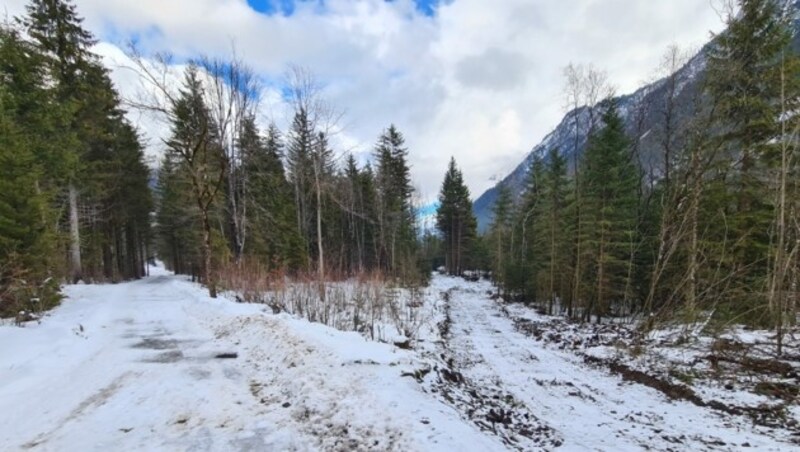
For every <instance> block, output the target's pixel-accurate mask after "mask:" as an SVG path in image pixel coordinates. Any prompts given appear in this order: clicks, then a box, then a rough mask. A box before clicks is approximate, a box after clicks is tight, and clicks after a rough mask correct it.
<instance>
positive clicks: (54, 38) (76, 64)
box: [22, 0, 96, 281]
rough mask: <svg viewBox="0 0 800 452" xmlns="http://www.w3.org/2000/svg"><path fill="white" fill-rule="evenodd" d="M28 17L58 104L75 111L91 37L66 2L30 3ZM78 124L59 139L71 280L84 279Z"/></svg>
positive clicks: (45, 0)
mask: <svg viewBox="0 0 800 452" xmlns="http://www.w3.org/2000/svg"><path fill="white" fill-rule="evenodd" d="M27 12H28V16H27V17H26V18H25V19H24V20H23V21H22V22H23V23H24V25H25V26H26V28H27V31H28V34H29V35H30V36H31V37H32V38H33V39H34V40H35V41H36V42H37V43H38V45H39V46H40V48H41V49H42V50H43V51H44V52H45V53H46V54H47V55H48V56H50V57H51V61H52V73H53V75H54V76H55V79H56V82H57V88H56V89H57V92H58V101H59V102H60V103H62V104H65V105H70V106H72V108H75V110H76V111H77V110H78V109H79V107H80V104H81V99H80V94H79V90H78V89H76V88H77V87H79V86H81V84H82V82H83V80H81V79H80V76H81V74H82V73H83V72H84V71H85V70H86V69H87V68H88V66H90V65H91V64H92V63H94V64H96V57H93V55H92V54H91V52H90V51H89V48H90V47H91V46H92V45H93V44H94V43H95V40H94V37H93V36H92V35H91V33H89V32H88V31H86V30H85V29H84V28H83V27H82V22H83V19H82V18H81V17H80V16H78V14H77V12H76V10H75V5H73V4H72V3H71V2H69V0H32V1H31V3H30V4H29V5H28V6H27ZM79 127H80V124H79V123H78V121H77V117H76V118H75V120H74V121H73V124H72V125H71V127H69V128H68V129H66V130H65V131H64V134H63V135H62V136H61V137H59V138H60V139H61V141H62V145H63V147H64V153H65V154H67V155H68V156H67V157H66V158H65V161H67V162H70V163H69V165H68V166H67V169H66V171H67V174H68V180H67V182H68V185H67V189H68V197H69V224H70V256H71V257H70V266H71V273H72V275H71V276H72V280H73V281H77V280H79V279H81V278H82V277H83V267H82V261H81V239H80V224H79V221H80V218H79V215H78V190H79V189H78V186H77V185H78V184H79V181H78V172H79V171H80V164H79V161H80V157H79V156H80V154H81V153H82V152H83V151H84V150H85V149H81V147H82V146H81V144H80V143H78V142H76V139H77V134H78V128H79Z"/></svg>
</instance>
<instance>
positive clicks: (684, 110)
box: [473, 0, 800, 232]
mask: <svg viewBox="0 0 800 452" xmlns="http://www.w3.org/2000/svg"><path fill="white" fill-rule="evenodd" d="M788 7H790V8H793V9H794V12H795V16H796V17H798V16H800V1H798V0H795V1H792V2H791V4H790V5H789V6H788ZM795 30H800V20H799V19H795ZM710 46H711V43H709V44H707V45H706V46H704V47H703V48H702V49H701V50H700V51H699V52H698V53H697V54H696V55H695V56H694V57H693V58H691V59H690V60H689V61H688V62H687V63H686V64H685V65H684V66H682V67H681V68H680V69H679V70H678V71H677V72H676V73H675V74H674V75H673V76H671V77H666V78H663V79H660V80H658V81H656V82H653V83H651V84H649V85H646V86H644V87H642V88H640V89H639V90H637V91H636V92H634V93H632V94H628V95H623V96H620V97H618V98H617V99H616V100H617V102H618V105H619V108H620V113H621V115H622V117H623V119H624V121H625V125H626V128H627V130H628V136H629V137H630V138H631V139H632V140H633V143H634V151H635V152H636V154H637V155H638V158H639V160H640V163H641V164H642V165H643V167H645V168H648V169H653V170H654V173H655V175H656V176H658V175H659V174H660V173H659V170H660V168H662V167H663V164H662V163H661V162H662V161H663V148H664V142H665V136H666V135H671V136H672V137H673V138H672V140H673V141H672V145H673V147H676V148H677V147H679V146H680V143H679V142H676V141H679V140H681V139H682V137H681V135H682V134H681V133H680V130H681V129H682V128H685V127H686V125H687V122H688V120H689V118H691V116H692V114H693V112H694V111H695V110H696V109H697V108H701V106H702V99H700V98H699V95H698V88H699V85H700V83H701V81H702V75H703V73H704V71H705V67H706V54H707V52H708V50H709V48H710ZM793 47H794V49H795V50H796V51H800V33H796V34H795V39H794V42H793ZM670 104H671V105H672V111H673V116H672V118H673V119H672V120H671V121H670V123H671V124H672V126H671V127H673V130H676V131H677V132H676V133H670V134H666V133H665V124H666V123H667V121H666V117H667V111H668V105H670ZM599 116H600V112H599V108H598V107H595V108H594V111H590V109H589V108H587V107H581V108H578V109H576V110H572V111H570V112H568V113H567V114H566V115H565V116H564V119H562V120H561V123H559V124H558V126H556V128H555V129H554V130H553V131H552V132H551V133H550V134H548V135H547V136H545V138H544V139H543V140H542V142H541V143H539V144H537V145H536V146H534V147H533V149H532V150H531V151H530V152H529V153H528V154H527V155H526V156H525V158H524V159H523V161H522V162H521V163H520V164H519V165H518V166H517V167H516V168H515V169H514V171H512V172H511V174H509V175H508V176H506V178H505V179H503V180H502V181H501V182H500V183H499V184H498V185H505V186H508V187H510V188H511V192H512V193H513V194H514V195H515V196H517V197H518V196H520V195H522V194H523V193H524V191H525V183H526V180H527V175H528V169H529V168H530V165H531V162H532V161H533V159H534V158H535V157H536V156H540V157H543V156H545V155H546V154H547V152H548V151H549V150H550V149H552V148H556V149H558V150H559V151H560V152H561V153H562V154H563V155H565V156H566V157H567V161H568V162H569V163H570V167H573V168H574V164H575V161H576V156H580V154H581V153H582V152H583V149H584V148H585V146H586V136H587V132H588V131H589V130H590V127H589V118H590V117H594V118H598V117H599ZM576 121H577V125H578V127H576ZM496 198H497V187H494V188H491V189H489V190H487V191H486V192H485V193H483V194H482V195H481V196H480V197H478V198H477V199H476V200H475V202H474V204H473V210H474V212H475V216H476V217H477V218H478V228H479V230H480V231H482V232H483V231H485V230H486V229H487V228H488V227H489V225H490V223H491V221H492V207H493V206H494V203H495V200H496Z"/></svg>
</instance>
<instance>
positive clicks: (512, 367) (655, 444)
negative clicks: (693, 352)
mask: <svg viewBox="0 0 800 452" xmlns="http://www.w3.org/2000/svg"><path fill="white" fill-rule="evenodd" d="M488 288H489V286H488V285H486V284H469V285H465V284H459V285H458V286H456V287H455V288H454V289H452V290H451V291H450V294H451V295H450V299H449V302H448V309H449V318H450V319H451V324H450V328H449V332H448V338H449V340H448V341H447V342H446V346H447V349H448V350H449V353H450V354H451V355H452V356H453V357H454V358H453V359H454V361H455V362H456V363H458V364H459V367H460V372H461V373H462V374H463V377H464V379H465V380H467V381H470V383H471V385H473V386H477V387H489V388H498V390H499V391H501V392H507V393H509V394H510V395H511V396H512V397H513V399H514V400H515V401H517V402H518V403H519V404H521V405H523V406H525V407H527V409H528V410H529V411H532V412H533V413H535V415H536V417H537V420H538V421H539V422H541V423H544V424H545V425H548V426H549V427H551V428H552V429H553V430H554V431H555V434H554V435H553V437H558V438H563V441H564V447H565V448H567V449H576V448H579V449H587V450H645V449H646V450H653V449H655V450H686V449H691V450H738V449H739V448H740V446H741V447H746V446H744V445H752V446H753V447H756V448H759V450H780V449H781V445H780V443H778V442H776V441H774V440H773V439H772V438H769V436H767V435H766V434H765V433H764V432H760V431H754V430H752V427H749V428H744V427H748V426H744V425H736V424H732V423H731V422H730V420H729V419H727V418H726V417H724V416H721V415H720V414H719V413H715V412H712V411H709V410H703V409H699V408H698V407H696V406H694V405H691V404H689V403H685V402H673V401H670V400H668V399H666V398H665V397H664V396H663V395H662V394H660V393H658V392H657V391H655V390H652V389H649V388H645V387H642V386H640V385H636V384H630V383H624V382H623V381H622V380H621V379H620V378H618V377H616V376H612V375H609V374H608V373H607V372H604V371H601V370H598V369H595V368H592V367H590V366H588V365H586V364H584V363H583V361H582V360H581V359H580V358H579V357H577V356H575V355H572V354H570V353H569V352H561V351H557V350H551V349H548V348H545V347H543V346H542V345H541V344H539V343H537V342H536V341H533V340H532V339H530V338H528V337H526V336H525V335H523V334H521V333H519V332H517V331H516V330H515V328H514V325H513V322H512V321H511V319H509V318H508V317H507V316H506V315H504V314H503V312H502V310H501V307H500V305H499V304H498V303H497V302H494V301H491V300H490V299H489V297H488V295H487V294H486V290H487V289H488ZM544 447H546V446H544Z"/></svg>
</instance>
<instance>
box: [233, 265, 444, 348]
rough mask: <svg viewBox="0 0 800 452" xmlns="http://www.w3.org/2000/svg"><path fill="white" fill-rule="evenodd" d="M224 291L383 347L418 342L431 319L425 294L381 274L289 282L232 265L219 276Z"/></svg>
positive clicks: (261, 269) (277, 275)
mask: <svg viewBox="0 0 800 452" xmlns="http://www.w3.org/2000/svg"><path fill="white" fill-rule="evenodd" d="M218 275H219V276H218V281H219V283H220V286H221V287H223V288H225V289H226V290H229V291H231V292H233V293H234V294H235V296H236V297H237V298H238V299H240V300H241V301H243V302H247V303H258V304H265V305H268V306H270V307H271V308H272V311H273V312H274V313H280V312H286V313H289V314H291V315H295V316H298V317H301V318H304V319H307V320H309V321H311V322H316V323H322V324H324V325H327V326H330V327H333V328H336V329H338V330H341V331H356V332H359V333H361V334H362V335H364V336H365V337H367V338H369V339H372V340H376V341H382V342H402V341H403V340H404V339H405V340H414V338H415V337H416V336H417V333H418V332H419V330H420V328H421V327H422V325H423V324H424V322H425V321H426V319H428V318H429V317H430V315H425V314H424V312H425V309H424V307H425V303H424V297H423V291H422V290H420V289H419V288H408V289H407V288H400V287H397V286H395V285H393V284H392V283H390V282H389V281H387V280H386V278H384V277H383V275H381V274H380V273H375V272H373V273H364V274H360V275H357V276H356V277H351V278H347V279H345V278H343V277H333V278H329V280H326V281H322V282H320V281H318V280H317V279H316V275H309V274H301V275H294V276H291V277H290V276H288V275H286V274H285V273H284V272H280V271H268V270H267V269H265V268H264V267H263V266H260V265H258V264H249V263H248V264H244V263H243V264H239V265H230V266H229V267H227V268H225V269H223V270H222V271H220V272H219V274H218Z"/></svg>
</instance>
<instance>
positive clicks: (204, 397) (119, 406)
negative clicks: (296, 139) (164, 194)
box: [0, 271, 500, 451]
mask: <svg viewBox="0 0 800 452" xmlns="http://www.w3.org/2000/svg"><path fill="white" fill-rule="evenodd" d="M154 273H156V274H154V275H153V276H150V277H149V278H147V279H144V280H141V281H137V282H131V283H125V284H119V285H79V286H68V287H66V289H65V292H66V294H67V296H68V299H67V300H65V302H64V303H63V304H62V306H60V307H59V308H57V309H55V310H54V311H53V312H52V313H51V314H50V315H48V316H47V317H46V318H45V319H44V320H43V322H42V323H41V324H36V323H32V324H28V325H26V327H25V328H16V327H13V326H7V327H2V328H0V343H2V344H3V345H2V348H0V444H3V445H5V446H4V449H5V448H9V449H29V448H34V449H35V450H56V451H63V450H81V451H85V450H109V449H116V450H376V449H377V450H467V449H470V448H478V449H482V450H498V449H499V448H500V446H499V445H498V443H497V442H496V441H495V440H494V439H493V438H490V437H487V436H485V435H483V434H481V433H480V432H478V431H477V429H476V428H474V427H473V426H472V425H470V424H468V423H465V422H463V421H462V420H461V419H459V417H458V415H457V413H455V411H454V410H453V409H452V408H450V407H447V406H446V405H444V404H442V403H441V402H439V401H438V400H436V399H434V398H431V397H430V396H428V395H426V394H425V393H424V392H423V391H422V389H421V388H420V386H419V385H418V384H417V383H416V382H415V381H414V380H413V379H410V378H406V377H401V372H402V370H404V369H406V370H407V368H408V367H413V366H412V362H413V360H414V356H413V355H412V354H411V353H410V352H407V351H402V350H397V349H396V348H395V347H392V346H390V345H386V344H379V343H375V342H368V341H366V340H365V339H364V338H363V337H361V336H360V335H358V334H356V333H342V332H338V331H336V330H333V329H331V328H328V327H325V326H322V325H317V324H312V323H309V322H306V321H304V320H298V319H294V318H291V317H289V316H287V315H286V314H283V315H279V316H274V315H272V314H268V313H266V312H265V310H264V306H260V305H246V304H238V303H235V302H232V301H231V300H226V299H222V298H221V299H216V300H213V299H210V298H208V297H207V296H206V294H205V291H204V290H203V289H202V288H201V287H199V286H197V285H194V284H191V283H190V282H188V281H186V280H185V279H184V278H182V277H178V276H172V275H168V274H166V273H164V272H163V271H161V272H159V271H155V272H154ZM270 312H271V311H270ZM220 353H237V354H238V357H237V358H236V359H215V358H214V356H216V355H218V354H220ZM286 404H288V405H287V406H285V407H284V405H286ZM423 420H424V421H426V422H427V424H423V423H422V421H423ZM6 450H8V449H6Z"/></svg>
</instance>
